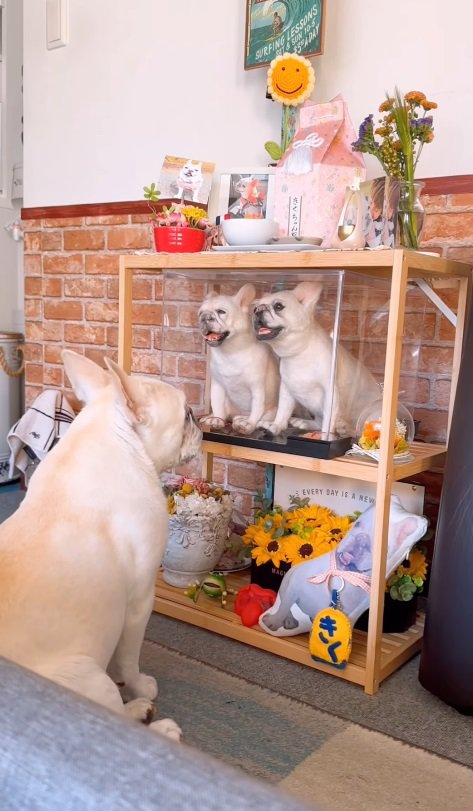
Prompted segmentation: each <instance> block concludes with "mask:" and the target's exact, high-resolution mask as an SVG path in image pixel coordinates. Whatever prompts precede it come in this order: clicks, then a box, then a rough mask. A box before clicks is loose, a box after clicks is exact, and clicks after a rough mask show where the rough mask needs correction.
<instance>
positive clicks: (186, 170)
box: [180, 161, 202, 183]
mask: <svg viewBox="0 0 473 811" xmlns="http://www.w3.org/2000/svg"><path fill="white" fill-rule="evenodd" d="M180 175H181V177H182V178H185V180H186V181H187V182H188V183H192V182H193V181H194V182H195V181H197V180H200V179H201V177H202V163H200V162H196V163H194V161H187V162H186V163H185V164H184V166H183V167H182V169H181V171H180Z"/></svg>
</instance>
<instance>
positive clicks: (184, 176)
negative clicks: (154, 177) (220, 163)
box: [158, 155, 215, 206]
mask: <svg viewBox="0 0 473 811" xmlns="http://www.w3.org/2000/svg"><path fill="white" fill-rule="evenodd" d="M214 170H215V164H214V163H209V161H202V160H196V159H195V158H189V157H184V158H183V157H176V156H175V155H165V157H164V161H163V165H162V167H161V172H160V175H159V180H158V189H159V191H160V193H161V197H162V199H163V200H164V199H170V200H177V201H179V202H181V203H188V204H194V205H197V206H198V205H204V206H206V205H207V204H208V202H209V196H210V191H211V187H212V178H213V174H214Z"/></svg>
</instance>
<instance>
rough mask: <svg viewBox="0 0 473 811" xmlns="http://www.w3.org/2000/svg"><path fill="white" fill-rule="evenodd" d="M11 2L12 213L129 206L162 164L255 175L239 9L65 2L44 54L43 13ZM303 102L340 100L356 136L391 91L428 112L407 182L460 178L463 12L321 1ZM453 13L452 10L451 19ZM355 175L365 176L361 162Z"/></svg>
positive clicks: (463, 4)
mask: <svg viewBox="0 0 473 811" xmlns="http://www.w3.org/2000/svg"><path fill="white" fill-rule="evenodd" d="M23 3H24V66H25V82H24V107H25V155H24V165H25V169H24V178H25V196H24V205H25V206H36V205H61V204H68V203H93V202H108V201H115V200H136V199H139V198H140V197H141V195H142V186H143V185H144V184H147V183H149V182H151V181H153V180H157V177H158V174H159V170H160V167H161V163H162V159H163V157H164V155H165V154H166V153H168V154H175V155H182V156H192V157H195V158H200V159H203V160H213V161H215V162H216V163H217V165H218V166H220V167H228V166H231V165H239V166H241V165H249V166H252V165H261V164H264V163H266V161H267V156H266V153H265V151H264V149H263V143H264V141H265V140H267V139H278V137H279V125H280V115H281V108H280V106H279V105H277V104H274V103H273V102H271V101H268V100H266V99H265V90H266V69H258V70H252V71H244V70H243V43H244V25H245V5H246V4H245V2H244V0H198V2H190V1H189V0H180V2H176V0H159V1H158V0H138V2H135V3H130V2H129V0H99V2H98V1H97V0H73V2H70V3H69V7H70V43H69V45H67V47H65V48H61V49H58V50H53V51H48V50H46V44H45V28H46V24H45V6H46V2H45V0H23ZM327 6H328V13H327V27H326V36H325V54H324V55H323V56H321V57H315V58H314V60H313V64H314V68H315V72H316V78H317V82H316V87H315V91H314V94H313V97H314V98H315V100H317V101H325V100H327V99H329V98H331V97H332V96H334V95H336V94H337V93H339V92H342V93H343V94H344V96H345V98H346V99H347V101H348V103H349V109H350V113H351V117H352V119H353V121H354V123H355V125H356V126H358V124H359V123H360V121H361V120H362V119H363V118H364V117H365V115H367V114H368V113H369V112H374V113H375V112H376V110H377V107H378V105H379V103H380V102H381V101H383V99H384V96H385V91H390V90H392V89H393V88H394V86H395V85H396V84H398V85H399V86H400V88H401V89H402V90H403V91H404V92H406V91H407V90H411V89H418V90H423V91H424V92H425V93H427V94H428V95H429V97H431V98H432V99H434V100H436V101H437V102H438V103H439V110H438V111H436V114H435V124H436V140H435V141H434V143H433V144H431V145H429V146H427V147H426V149H425V151H424V154H423V157H422V160H421V165H420V167H419V172H418V175H419V176H438V175H450V174H452V175H454V174H469V173H471V171H472V162H471V160H470V137H469V132H470V130H471V125H472V118H473V112H472V111H473V105H472V104H471V101H472V90H471V74H472V63H473V56H472V49H471V47H470V39H471V30H472V23H473V7H472V6H471V5H470V3H469V2H468V0H457V2H456V3H455V4H452V13H451V16H450V17H449V18H447V19H446V18H445V13H446V9H447V10H448V6H446V5H445V2H441V0H415V2H413V1H412V0H396V3H395V4H393V3H391V2H387V0H385V2H380V0H362V2H360V0H327ZM453 6H454V8H453ZM368 164H369V174H370V175H371V176H373V175H374V174H379V167H378V166H377V165H376V162H375V161H374V160H373V159H371V158H369V159H368Z"/></svg>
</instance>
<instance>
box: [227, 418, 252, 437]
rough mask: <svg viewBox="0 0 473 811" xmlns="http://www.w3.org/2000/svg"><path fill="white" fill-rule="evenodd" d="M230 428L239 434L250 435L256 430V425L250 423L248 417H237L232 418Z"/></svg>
mask: <svg viewBox="0 0 473 811" xmlns="http://www.w3.org/2000/svg"><path fill="white" fill-rule="evenodd" d="M232 426H233V428H234V430H235V431H239V433H240V434H252V433H253V431H254V430H255V428H256V423H255V422H251V421H250V420H249V419H248V417H243V416H241V415H238V416H237V417H233V421H232Z"/></svg>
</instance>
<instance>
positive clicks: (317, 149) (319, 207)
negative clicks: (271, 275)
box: [274, 96, 366, 247]
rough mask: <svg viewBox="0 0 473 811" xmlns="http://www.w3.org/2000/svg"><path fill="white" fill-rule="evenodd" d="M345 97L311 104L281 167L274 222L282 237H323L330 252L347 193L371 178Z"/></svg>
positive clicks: (301, 120)
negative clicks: (354, 147) (357, 148)
mask: <svg viewBox="0 0 473 811" xmlns="http://www.w3.org/2000/svg"><path fill="white" fill-rule="evenodd" d="M356 137H357V135H356V132H355V130H354V129H353V124H352V123H351V120H350V117H349V115H348V111H347V105H346V103H345V102H344V100H343V98H342V96H336V98H334V99H332V101H330V102H328V103H326V104H314V103H312V102H309V103H306V104H305V105H304V106H303V107H301V109H300V114H299V129H298V130H297V132H296V134H295V136H294V140H293V141H292V143H291V144H290V146H289V147H288V148H287V149H286V151H285V153H284V155H283V156H282V158H281V160H280V161H279V163H278V165H277V167H276V177H275V191H274V219H275V220H276V222H277V223H278V230H279V235H280V236H292V237H302V238H303V237H321V238H322V239H323V245H324V247H329V246H330V243H331V240H332V238H333V235H334V233H335V231H336V228H337V224H338V219H339V216H340V212H341V209H342V205H343V200H344V196H345V190H346V187H347V186H350V185H351V184H352V183H353V181H354V179H355V178H358V179H359V180H360V181H361V180H364V179H365V176H366V171H365V162H364V159H363V156H362V155H361V154H360V153H359V152H353V150H352V148H351V144H352V142H353V141H355V140H356Z"/></svg>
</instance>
